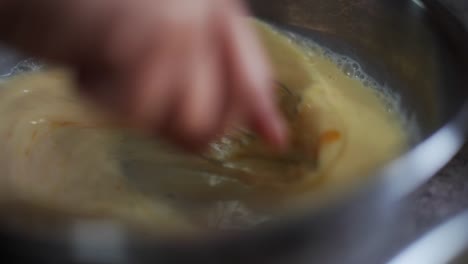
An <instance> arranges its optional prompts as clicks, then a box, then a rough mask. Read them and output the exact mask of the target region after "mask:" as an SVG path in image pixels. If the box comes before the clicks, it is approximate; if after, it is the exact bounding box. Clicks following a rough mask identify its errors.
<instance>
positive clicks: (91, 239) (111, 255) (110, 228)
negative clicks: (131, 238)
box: [70, 221, 127, 263]
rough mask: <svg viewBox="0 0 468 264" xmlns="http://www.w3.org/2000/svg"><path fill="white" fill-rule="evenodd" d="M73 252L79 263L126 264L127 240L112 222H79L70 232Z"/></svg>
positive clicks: (121, 230)
mask: <svg viewBox="0 0 468 264" xmlns="http://www.w3.org/2000/svg"><path fill="white" fill-rule="evenodd" d="M70 231H71V232H70V240H71V242H72V243H71V250H72V253H73V255H74V258H75V259H76V260H78V261H79V263H126V257H125V252H126V251H125V248H126V246H127V245H126V241H127V238H126V237H125V235H124V232H123V229H122V228H120V227H119V226H117V225H115V224H114V223H111V222H107V221H105V222H79V223H77V224H76V225H74V226H73V228H72V229H71V230H70Z"/></svg>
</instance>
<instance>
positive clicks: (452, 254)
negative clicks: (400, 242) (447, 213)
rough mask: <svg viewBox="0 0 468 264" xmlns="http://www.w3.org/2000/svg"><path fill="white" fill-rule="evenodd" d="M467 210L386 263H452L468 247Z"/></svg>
mask: <svg viewBox="0 0 468 264" xmlns="http://www.w3.org/2000/svg"><path fill="white" fill-rule="evenodd" d="M467 227H468V212H465V213H463V214H461V215H459V216H457V217H455V218H453V219H452V220H450V221H448V222H447V223H445V224H443V225H441V226H439V227H438V228H436V229H435V230H433V231H431V232H430V233H428V234H427V235H425V236H424V237H423V238H421V239H420V240H418V241H417V242H416V243H414V244H413V245H411V246H409V247H408V248H407V249H405V250H404V251H403V252H402V253H401V254H400V255H398V256H397V257H396V258H394V259H393V260H391V261H390V262H389V263H388V264H414V263H424V264H444V263H452V262H453V261H454V260H455V259H456V258H458V257H459V256H461V255H462V253H463V251H465V250H467V249H468V228H467Z"/></svg>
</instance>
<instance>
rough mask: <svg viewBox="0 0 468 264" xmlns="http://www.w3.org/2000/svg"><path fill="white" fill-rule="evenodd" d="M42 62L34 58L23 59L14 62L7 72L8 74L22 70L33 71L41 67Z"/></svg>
mask: <svg viewBox="0 0 468 264" xmlns="http://www.w3.org/2000/svg"><path fill="white" fill-rule="evenodd" d="M43 66H44V64H43V63H42V62H40V61H38V60H36V59H32V58H29V59H25V60H23V61H20V62H19V63H18V64H16V65H15V66H14V67H13V68H12V69H11V71H10V73H9V74H8V76H11V75H16V74H20V73H24V72H34V71H38V70H40V69H42V67H43Z"/></svg>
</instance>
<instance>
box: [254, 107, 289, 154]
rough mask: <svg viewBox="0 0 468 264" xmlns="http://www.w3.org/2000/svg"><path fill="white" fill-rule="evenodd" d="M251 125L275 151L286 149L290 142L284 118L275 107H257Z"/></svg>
mask: <svg viewBox="0 0 468 264" xmlns="http://www.w3.org/2000/svg"><path fill="white" fill-rule="evenodd" d="M251 126H252V128H253V130H254V131H255V132H256V133H257V134H258V135H260V137H262V139H263V140H264V141H265V142H266V143H267V144H268V145H269V146H270V147H272V150H273V151H277V152H284V151H286V149H287V147H288V143H289V142H288V129H287V126H286V123H285V121H284V119H283V118H282V116H281V115H280V113H279V112H278V111H277V110H276V109H275V108H274V107H271V108H269V109H268V108H264V109H257V110H256V112H255V114H254V115H253V118H252V124H251Z"/></svg>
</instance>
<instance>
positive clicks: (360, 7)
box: [0, 0, 468, 263]
mask: <svg viewBox="0 0 468 264" xmlns="http://www.w3.org/2000/svg"><path fill="white" fill-rule="evenodd" d="M423 3H424V4H423ZM250 4H251V6H252V9H253V10H254V13H255V14H256V15H257V16H258V17H260V18H262V19H264V20H267V21H269V22H271V23H274V24H276V25H278V26H280V27H284V28H286V29H288V30H292V31H294V32H297V33H299V34H301V35H303V36H306V37H309V38H311V39H313V40H315V41H316V42H318V43H322V44H324V45H326V46H328V47H330V48H331V49H333V50H334V51H336V52H338V53H342V54H346V55H348V56H350V57H352V58H354V59H356V60H357V61H359V62H360V63H361V65H362V66H363V68H364V70H365V71H366V72H367V73H369V74H370V75H371V76H373V77H374V78H375V79H376V80H377V81H379V82H380V83H381V84H384V85H386V86H387V87H390V88H392V89H393V90H394V91H395V92H396V93H398V94H399V95H401V97H402V100H403V108H404V110H405V112H406V113H407V114H408V116H411V117H414V118H415V119H416V120H417V122H418V124H419V125H420V129H421V137H420V138H419V140H417V141H415V142H414V145H413V147H412V148H411V149H410V150H409V151H408V152H407V153H405V154H404V155H402V156H401V157H399V158H398V159H396V160H394V161H393V162H391V163H389V164H388V165H387V166H386V167H384V168H382V170H380V172H379V173H377V174H376V175H374V177H370V180H369V181H368V182H367V184H364V185H362V186H361V187H360V188H358V189H357V190H353V191H351V192H350V193H349V194H347V195H346V196H345V197H343V199H340V200H339V201H337V202H336V203H334V204H333V205H330V206H327V207H325V208H322V209H319V210H313V211H312V210H311V211H310V212H308V213H307V214H304V215H301V216H300V217H295V218H291V219H287V220H284V221H282V222H281V223H280V224H278V225H276V226H274V227H271V226H269V227H262V228H260V227H259V228H258V229H255V230H249V231H246V232H242V233H236V234H223V235H218V236H214V237H209V238H208V237H207V238H203V239H200V240H196V241H167V240H158V241H156V240H154V239H153V240H148V239H143V238H142V237H141V236H137V235H135V234H133V233H131V232H129V231H128V230H124V229H121V228H120V227H118V226H114V225H111V224H99V223H83V222H80V223H77V222H70V223H67V224H66V225H64V226H61V227H63V228H61V229H60V230H61V232H58V233H53V234H50V235H48V236H33V235H31V234H26V233H22V234H19V233H17V232H13V231H11V230H7V229H4V232H3V234H2V236H3V238H1V239H0V241H2V242H6V245H5V246H8V248H9V253H10V254H12V255H14V256H15V257H16V258H27V259H34V260H35V262H41V261H47V262H51V263H311V262H312V263H313V262H316V263H343V262H344V263H374V262H378V261H380V260H381V259H382V258H383V256H384V255H385V254H389V253H388V252H385V245H386V242H387V241H388V240H390V239H391V237H392V228H397V227H398V222H397V221H396V220H395V219H396V218H395V216H396V215H397V213H398V202H399V200H400V199H402V198H403V197H404V196H405V195H407V194H408V193H410V192H411V191H413V190H414V189H415V188H416V187H418V186H420V185H421V184H422V183H424V182H425V181H426V180H427V179H429V178H430V177H431V176H432V175H434V173H435V172H436V171H437V170H439V169H440V168H441V167H442V166H443V165H444V164H445V163H446V162H447V161H448V160H449V159H450V158H451V157H452V156H453V155H454V154H455V153H456V152H457V150H458V149H459V147H460V146H461V145H462V143H463V141H464V136H465V133H466V130H467V124H468V122H466V120H468V105H467V104H466V102H467V98H468V89H466V87H465V85H466V84H467V83H468V75H467V74H466V71H467V69H468V49H467V48H466V47H468V33H467V31H466V29H465V28H464V27H463V26H462V25H461V24H460V23H459V21H457V19H456V18H455V17H454V16H453V15H452V14H450V13H449V12H448V11H447V9H446V8H445V7H444V6H443V5H441V4H440V3H439V2H438V1H435V0H425V1H416V0H415V1H410V0H251V1H250ZM4 54H5V53H4ZM5 55H7V54H5ZM1 63H2V64H3V65H0V66H1V67H0V70H1V69H7V68H11V67H12V65H14V64H15V63H16V62H15V60H4V61H1ZM362 155H363V158H365V155H366V154H365V153H363V154H362ZM3 256H6V255H3ZM3 256H2V257H3Z"/></svg>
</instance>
